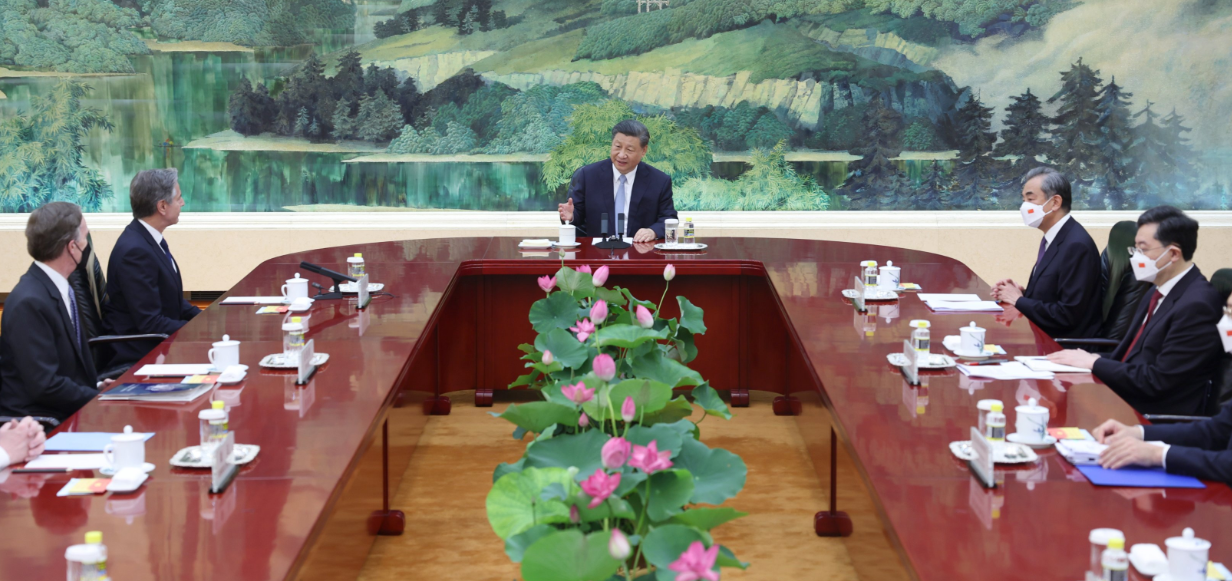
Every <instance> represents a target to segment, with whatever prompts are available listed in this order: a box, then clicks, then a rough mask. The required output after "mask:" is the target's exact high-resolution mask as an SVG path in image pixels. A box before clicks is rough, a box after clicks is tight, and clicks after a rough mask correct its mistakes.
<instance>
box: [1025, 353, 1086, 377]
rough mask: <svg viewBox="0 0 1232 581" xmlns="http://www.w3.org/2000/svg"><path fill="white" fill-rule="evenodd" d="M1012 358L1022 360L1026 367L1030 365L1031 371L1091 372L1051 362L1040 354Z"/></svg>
mask: <svg viewBox="0 0 1232 581" xmlns="http://www.w3.org/2000/svg"><path fill="white" fill-rule="evenodd" d="M1014 360H1015V361H1021V362H1023V364H1025V365H1026V366H1027V367H1030V368H1031V370H1032V371H1051V372H1053V373H1090V372H1091V370H1090V369H1083V368H1081V367H1073V366H1070V365H1061V364H1060V363H1053V362H1051V361H1049V360H1048V358H1047V357H1040V356H1031V357H1022V356H1020V357H1015V358H1014Z"/></svg>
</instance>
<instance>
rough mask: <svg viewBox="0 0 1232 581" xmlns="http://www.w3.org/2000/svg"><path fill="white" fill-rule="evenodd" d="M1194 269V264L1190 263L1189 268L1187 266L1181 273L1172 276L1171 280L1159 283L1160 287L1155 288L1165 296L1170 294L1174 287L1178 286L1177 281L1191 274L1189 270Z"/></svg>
mask: <svg viewBox="0 0 1232 581" xmlns="http://www.w3.org/2000/svg"><path fill="white" fill-rule="evenodd" d="M1193 269H1194V265H1192V264H1191V265H1189V268H1186V269H1185V270H1184V271H1182V272H1181V273H1180V274H1178V275H1176V276H1174V277H1172V278H1171V279H1170V280H1168V282H1165V283H1163V284H1161V285H1159V286H1158V287H1156V288H1155V290H1158V291H1159V294H1161V295H1164V296H1165V297H1166V296H1168V293H1170V292H1172V289H1173V288H1174V287H1176V283H1178V282H1181V279H1182V278H1185V275H1187V274H1189V271H1191V270H1193Z"/></svg>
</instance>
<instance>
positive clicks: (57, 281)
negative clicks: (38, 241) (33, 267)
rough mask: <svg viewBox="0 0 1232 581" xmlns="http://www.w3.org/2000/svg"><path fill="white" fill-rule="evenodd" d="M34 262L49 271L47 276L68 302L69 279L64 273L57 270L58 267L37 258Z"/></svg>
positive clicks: (44, 270)
mask: <svg viewBox="0 0 1232 581" xmlns="http://www.w3.org/2000/svg"><path fill="white" fill-rule="evenodd" d="M34 264H37V265H38V267H39V268H41V269H43V272H45V273H47V278H50V279H51V282H52V284H54V285H56V290H58V291H60V297H61V298H63V299H64V301H65V302H68V279H67V278H64V275H62V274H60V273H58V272H56V269H54V268H52V267H50V266H47V265H46V264H43V263H41V262H39V261H37V260H36V261H34Z"/></svg>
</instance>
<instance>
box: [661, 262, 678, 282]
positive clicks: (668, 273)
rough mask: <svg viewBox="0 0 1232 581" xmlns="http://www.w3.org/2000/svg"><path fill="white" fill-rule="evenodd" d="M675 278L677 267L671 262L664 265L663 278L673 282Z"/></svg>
mask: <svg viewBox="0 0 1232 581" xmlns="http://www.w3.org/2000/svg"><path fill="white" fill-rule="evenodd" d="M673 278H676V267H675V266H672V265H670V264H669V265H667V266H665V267H663V280H666V281H668V282H671V281H672V279H673Z"/></svg>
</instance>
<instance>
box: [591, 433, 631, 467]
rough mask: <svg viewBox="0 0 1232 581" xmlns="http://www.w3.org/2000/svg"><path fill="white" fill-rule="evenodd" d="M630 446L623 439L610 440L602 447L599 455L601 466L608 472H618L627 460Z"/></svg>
mask: <svg viewBox="0 0 1232 581" xmlns="http://www.w3.org/2000/svg"><path fill="white" fill-rule="evenodd" d="M631 449H632V445H631V444H629V441H628V440H626V439H624V438H612V439H611V440H608V441H607V443H606V444H604V445H603V450H601V451H600V452H599V455H600V456H601V457H602V458H603V466H604V467H605V468H607V469H609V470H619V469H620V468H621V467H622V466H624V465H625V462H627V461H628V460H629V451H630V450H631Z"/></svg>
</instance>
